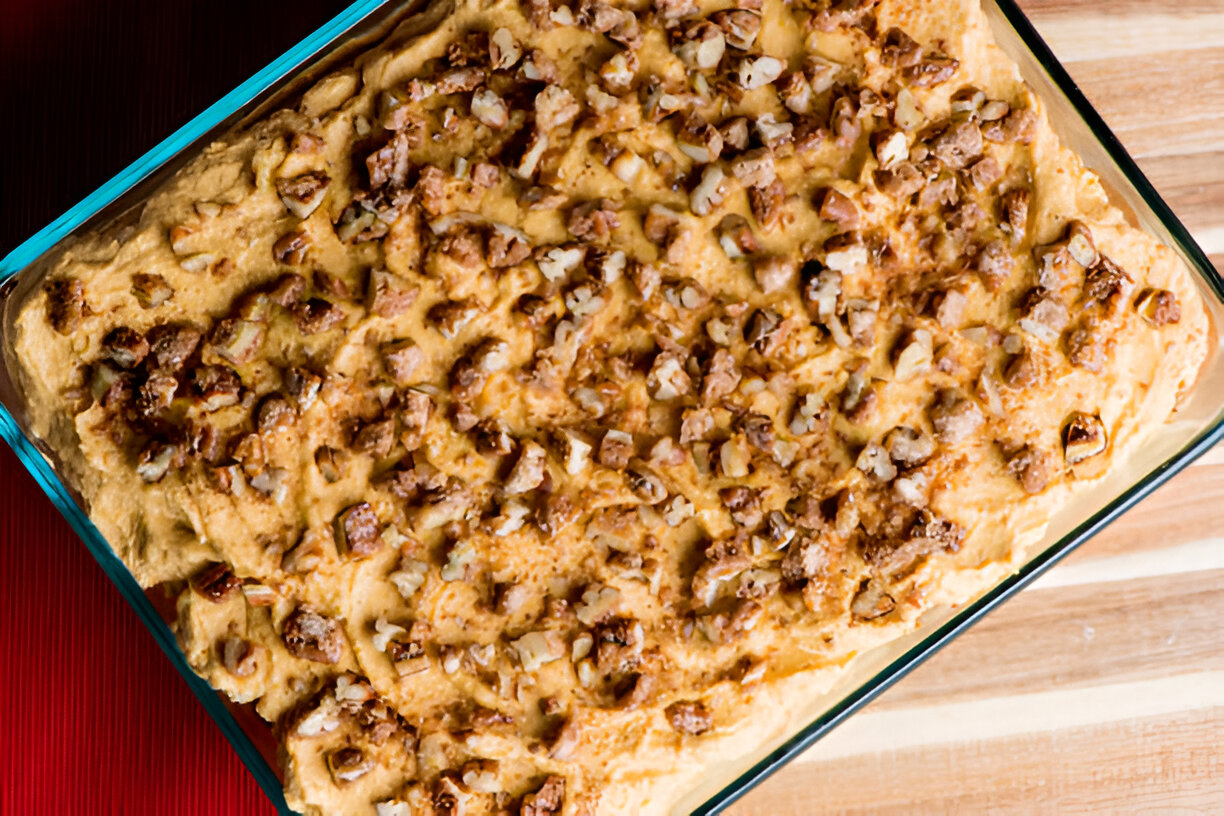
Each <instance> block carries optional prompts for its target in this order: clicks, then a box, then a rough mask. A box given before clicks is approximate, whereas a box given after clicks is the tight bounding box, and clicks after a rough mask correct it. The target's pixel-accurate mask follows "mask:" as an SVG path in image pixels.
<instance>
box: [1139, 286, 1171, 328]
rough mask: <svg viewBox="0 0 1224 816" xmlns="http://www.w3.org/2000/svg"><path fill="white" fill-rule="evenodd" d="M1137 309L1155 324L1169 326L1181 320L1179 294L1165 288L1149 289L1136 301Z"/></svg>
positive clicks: (1149, 321)
mask: <svg viewBox="0 0 1224 816" xmlns="http://www.w3.org/2000/svg"><path fill="white" fill-rule="evenodd" d="M1135 311H1136V312H1138V313H1139V316H1140V317H1142V318H1143V319H1144V320H1146V321H1147V322H1148V323H1150V324H1151V325H1153V326H1168V325H1170V324H1172V323H1177V322H1178V321H1180V320H1181V305H1180V304H1179V303H1178V302H1177V295H1175V294H1173V293H1172V292H1170V291H1167V290H1165V289H1148V290H1147V291H1145V292H1144V293H1143V294H1142V295H1140V296H1139V299H1138V300H1137V301H1135Z"/></svg>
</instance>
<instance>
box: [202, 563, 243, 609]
mask: <svg viewBox="0 0 1224 816" xmlns="http://www.w3.org/2000/svg"><path fill="white" fill-rule="evenodd" d="M241 586H242V579H241V578H239V577H238V576H236V575H234V572H233V570H231V569H230V568H229V565H228V564H223V563H220V562H214V563H212V564H208V565H206V566H205V567H203V568H202V569H201V570H200V571H199V572H197V573H196V574H195V575H193V576H192V578H191V588H192V589H194V590H195V591H196V592H197V593H199V594H200V595H201V596H203V597H205V598H207V599H208V600H210V601H212V602H213V603H224V602H225V601H228V600H229V599H230V598H232V597H234V594H235V593H236V592H237V591H238V589H239V588H240V587H241Z"/></svg>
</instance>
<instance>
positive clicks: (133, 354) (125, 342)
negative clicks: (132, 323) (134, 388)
mask: <svg viewBox="0 0 1224 816" xmlns="http://www.w3.org/2000/svg"><path fill="white" fill-rule="evenodd" d="M148 353H149V341H147V340H145V338H144V337H143V336H142V335H141V334H140V332H138V331H136V330H134V329H130V328H128V327H127V326H118V327H116V328H114V329H111V330H110V331H109V332H107V334H106V336H105V337H103V338H102V356H103V357H104V358H106V359H108V360H110V361H111V362H112V363H114V364H115V365H116V366H118V367H119V368H123V369H131V368H135V367H136V366H138V365H140V363H141V362H143V361H144V358H145V356H146V355H147V354H148Z"/></svg>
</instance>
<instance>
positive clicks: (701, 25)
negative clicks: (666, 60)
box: [672, 20, 727, 71]
mask: <svg viewBox="0 0 1224 816" xmlns="http://www.w3.org/2000/svg"><path fill="white" fill-rule="evenodd" d="M672 48H673V50H674V51H675V53H676V56H677V57H679V58H680V61H681V62H683V63H684V64H685V65H687V66H688V67H689V68H696V69H697V70H699V71H710V70H713V69H714V68H717V67H718V63H720V62H721V61H722V58H723V54H725V53H726V51H727V40H726V37H725V36H724V35H723V32H722V29H720V28H719V27H718V26H716V25H714V24H713V23H711V22H709V21H707V20H699V21H697V22H695V23H692V24H690V25H689V27H688V28H687V29H685V32H684V37H683V39H681V40H680V41H679V42H678V43H676V44H675V45H673V46H672Z"/></svg>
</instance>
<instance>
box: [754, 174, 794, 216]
mask: <svg viewBox="0 0 1224 816" xmlns="http://www.w3.org/2000/svg"><path fill="white" fill-rule="evenodd" d="M785 200H786V187H785V186H784V185H783V183H782V179H775V180H774V182H773V183H772V184H770V185H769V186H768V187H764V188H761V187H750V188H748V204H749V206H750V207H751V209H752V217H753V218H755V219H756V220H757V223H758V224H760V225H761V226H762V227H771V228H772V227H774V226H776V225H777V223H778V219H779V217H780V216H781V215H782V204H783V202H784V201H785Z"/></svg>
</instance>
